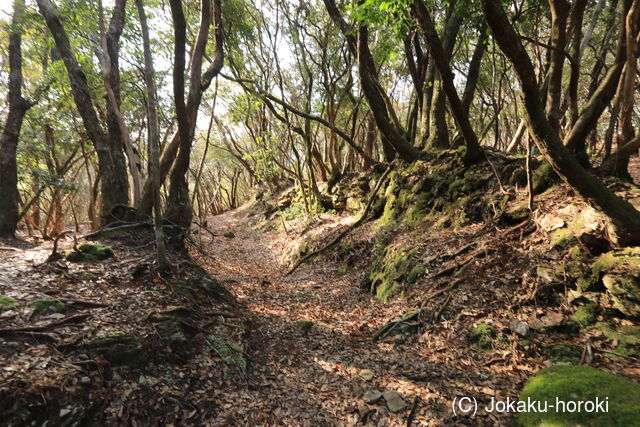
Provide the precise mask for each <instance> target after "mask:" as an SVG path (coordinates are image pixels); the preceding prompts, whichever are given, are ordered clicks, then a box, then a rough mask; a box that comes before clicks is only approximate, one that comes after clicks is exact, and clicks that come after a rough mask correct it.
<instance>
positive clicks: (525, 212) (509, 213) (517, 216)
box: [501, 200, 531, 223]
mask: <svg viewBox="0 0 640 427" xmlns="http://www.w3.org/2000/svg"><path fill="white" fill-rule="evenodd" d="M530 213H531V212H530V211H529V202H528V201H526V200H525V201H522V202H519V203H516V204H514V205H512V206H509V207H508V208H507V210H505V211H504V213H503V214H502V215H501V219H502V220H504V221H507V222H510V223H511V222H512V223H516V222H522V221H524V220H525V219H527V218H529V214H530Z"/></svg>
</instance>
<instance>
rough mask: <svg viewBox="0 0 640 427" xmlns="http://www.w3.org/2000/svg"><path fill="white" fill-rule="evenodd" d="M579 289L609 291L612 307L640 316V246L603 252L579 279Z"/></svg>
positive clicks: (638, 317)
mask: <svg viewBox="0 0 640 427" xmlns="http://www.w3.org/2000/svg"><path fill="white" fill-rule="evenodd" d="M577 288H578V291H579V292H583V293H584V292H594V291H604V290H606V291H607V294H608V296H609V299H610V300H611V302H612V306H613V308H615V309H616V310H618V311H620V312H621V313H623V314H624V315H626V316H628V317H631V318H634V319H640V247H632V248H626V249H619V250H614V251H610V252H607V253H605V254H602V255H600V256H599V257H598V258H597V259H596V260H595V261H594V262H593V264H592V265H591V269H590V270H589V271H588V272H586V273H585V274H584V275H583V276H582V277H580V278H579V279H578V280H577Z"/></svg>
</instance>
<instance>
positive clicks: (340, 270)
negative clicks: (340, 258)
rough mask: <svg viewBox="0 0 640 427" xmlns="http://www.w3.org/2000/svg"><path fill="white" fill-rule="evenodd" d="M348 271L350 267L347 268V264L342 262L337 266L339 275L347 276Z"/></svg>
mask: <svg viewBox="0 0 640 427" xmlns="http://www.w3.org/2000/svg"><path fill="white" fill-rule="evenodd" d="M350 269H351V267H349V264H347V263H346V262H343V263H342V264H340V265H339V266H338V273H339V274H347V273H348V272H349V270H350Z"/></svg>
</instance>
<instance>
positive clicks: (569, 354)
mask: <svg viewBox="0 0 640 427" xmlns="http://www.w3.org/2000/svg"><path fill="white" fill-rule="evenodd" d="M544 354H545V356H547V358H549V359H550V360H552V361H553V362H565V363H572V364H574V365H577V364H579V363H580V358H581V357H582V349H581V348H580V347H578V346H574V345H562V344H556V345H552V346H550V347H547V348H545V350H544Z"/></svg>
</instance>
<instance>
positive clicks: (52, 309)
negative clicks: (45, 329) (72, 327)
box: [27, 298, 66, 315]
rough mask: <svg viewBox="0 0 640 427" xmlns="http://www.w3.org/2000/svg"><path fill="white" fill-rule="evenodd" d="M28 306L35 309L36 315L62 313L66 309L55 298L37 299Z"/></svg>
mask: <svg viewBox="0 0 640 427" xmlns="http://www.w3.org/2000/svg"><path fill="white" fill-rule="evenodd" d="M27 306H28V307H30V308H33V313H34V314H35V315H42V314H51V313H60V312H62V311H64V310H65V308H66V307H65V305H64V303H63V302H62V301H60V300H57V299H53V298H42V299H37V300H35V301H31V302H30V303H29V304H28V305H27Z"/></svg>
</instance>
